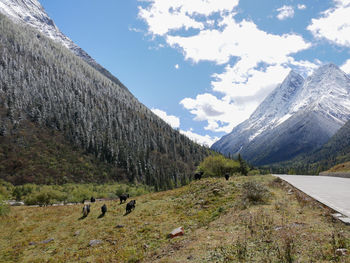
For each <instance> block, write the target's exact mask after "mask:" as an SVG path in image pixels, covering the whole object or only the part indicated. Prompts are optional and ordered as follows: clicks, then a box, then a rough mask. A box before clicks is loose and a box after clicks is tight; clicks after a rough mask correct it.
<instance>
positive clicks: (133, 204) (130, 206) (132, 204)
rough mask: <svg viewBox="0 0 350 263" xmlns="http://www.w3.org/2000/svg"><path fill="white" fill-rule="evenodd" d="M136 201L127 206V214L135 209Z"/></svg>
mask: <svg viewBox="0 0 350 263" xmlns="http://www.w3.org/2000/svg"><path fill="white" fill-rule="evenodd" d="M135 204H136V200H132V201H130V202H129V203H127V204H126V213H127V214H129V213H130V212H131V210H132V209H135Z"/></svg>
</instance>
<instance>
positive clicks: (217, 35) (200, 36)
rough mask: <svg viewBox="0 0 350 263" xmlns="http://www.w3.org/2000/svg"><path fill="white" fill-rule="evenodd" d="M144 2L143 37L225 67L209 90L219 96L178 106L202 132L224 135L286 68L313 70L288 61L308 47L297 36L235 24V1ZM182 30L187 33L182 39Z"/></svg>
mask: <svg viewBox="0 0 350 263" xmlns="http://www.w3.org/2000/svg"><path fill="white" fill-rule="evenodd" d="M147 3H148V5H147V6H146V7H143V8H142V7H140V8H139V10H140V12H139V16H140V18H142V19H143V20H144V21H145V22H146V24H147V26H148V33H149V34H151V35H152V36H154V37H155V36H158V37H161V38H163V39H164V40H165V41H166V42H167V44H168V45H169V46H170V47H173V48H177V49H179V50H180V51H181V52H182V53H183V55H184V57H185V59H186V60H191V61H193V62H195V63H199V62H201V61H211V62H214V63H216V64H219V65H225V69H224V71H223V72H221V73H216V74H213V75H212V77H213V81H212V82H211V86H212V91H213V92H219V93H221V96H220V97H219V96H217V95H213V94H210V93H204V94H199V95H197V96H196V97H195V98H185V99H183V100H182V101H181V102H180V104H182V105H183V106H184V108H186V109H187V110H189V111H190V113H191V114H193V115H194V120H196V121H206V122H207V125H206V127H205V129H207V130H210V131H214V132H223V131H224V132H230V131H231V130H232V128H233V127H234V126H236V125H237V124H239V123H240V122H242V121H244V120H245V119H247V118H248V117H249V116H250V114H251V113H252V112H253V111H254V110H255V108H256V107H257V106H258V105H259V103H260V102H261V101H262V100H263V99H264V98H265V97H266V95H267V94H268V93H269V92H270V91H271V90H272V89H273V88H274V87H276V85H277V84H278V83H281V82H282V81H283V79H284V77H285V76H286V75H287V74H288V72H289V70H290V67H294V68H303V69H304V68H306V69H308V70H311V68H313V66H314V65H315V64H314V63H311V62H308V61H295V59H294V58H293V57H292V55H293V54H295V53H298V52H299V51H302V50H305V49H308V48H309V47H310V46H311V44H310V43H308V42H306V41H305V40H304V39H303V38H302V36H300V35H297V34H294V33H289V34H283V35H277V34H271V33H267V32H265V31H263V30H261V29H259V28H258V27H257V25H256V24H254V22H252V21H250V20H246V19H243V20H241V21H239V22H238V21H236V19H235V15H236V12H237V11H236V7H237V6H238V3H239V1H238V0H235V1H232V0H193V1H188V0H148V1H147ZM282 8H284V7H282ZM285 9H286V8H284V9H283V10H285ZM287 9H288V8H287ZM287 9H286V10H287ZM280 11H282V10H280ZM292 11H293V14H294V10H293V9H292ZM213 14H215V16H213ZM180 29H181V30H180ZM187 29H191V30H187ZM183 30H187V31H186V34H184V31H183ZM232 59H234V60H232ZM231 61H235V62H231Z"/></svg>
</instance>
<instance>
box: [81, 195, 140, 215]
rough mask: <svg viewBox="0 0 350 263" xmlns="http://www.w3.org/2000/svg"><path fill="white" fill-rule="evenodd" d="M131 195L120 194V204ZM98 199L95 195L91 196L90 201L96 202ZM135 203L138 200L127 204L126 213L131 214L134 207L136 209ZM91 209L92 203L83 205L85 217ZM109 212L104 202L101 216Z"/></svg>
mask: <svg viewBox="0 0 350 263" xmlns="http://www.w3.org/2000/svg"><path fill="white" fill-rule="evenodd" d="M129 197H130V195H129V194H122V195H120V196H119V200H120V204H122V203H123V202H124V203H125V202H126V200H127V199H128V198H129ZM95 202H96V199H95V198H94V197H91V198H90V203H95ZM82 203H83V204H84V203H85V199H84V200H83V202H82ZM135 205H136V200H132V201H130V202H129V203H127V204H126V213H125V214H129V213H131V211H132V210H133V209H135ZM90 209H91V205H90V204H84V206H83V218H84V217H87V216H88V214H89V213H90ZM106 213H107V205H106V204H103V206H101V215H100V217H103V216H104V215H105V214H106Z"/></svg>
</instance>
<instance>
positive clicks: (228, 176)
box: [225, 173, 230, 181]
mask: <svg viewBox="0 0 350 263" xmlns="http://www.w3.org/2000/svg"><path fill="white" fill-rule="evenodd" d="M229 178H230V175H229V173H225V179H226V181H228V179H229Z"/></svg>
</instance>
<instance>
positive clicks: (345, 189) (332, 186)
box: [274, 174, 350, 217]
mask: <svg viewBox="0 0 350 263" xmlns="http://www.w3.org/2000/svg"><path fill="white" fill-rule="evenodd" d="M274 176H278V177H280V178H281V179H283V180H285V181H287V182H288V183H290V184H291V185H293V186H294V187H296V188H298V189H299V190H301V191H303V192H304V193H306V194H307V195H309V196H311V197H313V198H314V199H316V200H317V201H319V202H321V203H323V204H325V205H326V206H328V207H330V208H332V209H334V210H335V211H337V212H339V213H341V214H343V215H345V216H347V217H350V178H340V177H330V176H306V175H286V174H274Z"/></svg>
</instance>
